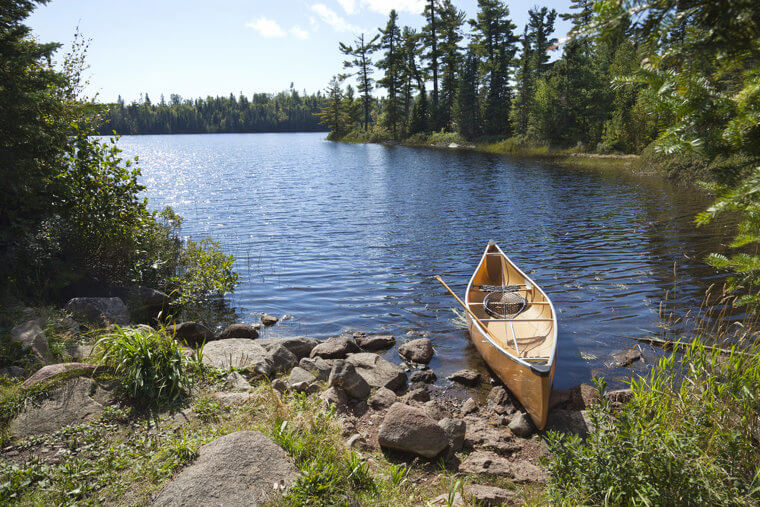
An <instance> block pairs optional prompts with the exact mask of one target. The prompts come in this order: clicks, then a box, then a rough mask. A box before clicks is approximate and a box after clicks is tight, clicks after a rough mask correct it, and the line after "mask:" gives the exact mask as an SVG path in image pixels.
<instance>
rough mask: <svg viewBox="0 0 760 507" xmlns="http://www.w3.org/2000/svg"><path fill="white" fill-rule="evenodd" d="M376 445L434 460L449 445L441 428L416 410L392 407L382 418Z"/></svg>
mask: <svg viewBox="0 0 760 507" xmlns="http://www.w3.org/2000/svg"><path fill="white" fill-rule="evenodd" d="M377 440H378V443H379V444H380V445H381V446H383V447H387V448H390V449H396V450H399V451H403V452H410V453H413V454H417V455H419V456H423V457H425V458H433V457H435V456H437V455H438V454H440V453H441V451H443V450H444V449H445V448H446V447H447V446H448V444H449V439H448V437H447V436H446V432H444V431H443V428H441V427H440V426H438V424H436V422H435V421H434V420H432V419H431V418H429V417H428V416H427V414H425V412H424V411H423V410H422V409H420V408H417V407H411V406H409V405H404V404H403V403H394V404H393V406H391V408H389V409H388V412H387V413H386V414H385V418H384V419H383V423H382V424H381V425H380V432H379V433H378V436H377Z"/></svg>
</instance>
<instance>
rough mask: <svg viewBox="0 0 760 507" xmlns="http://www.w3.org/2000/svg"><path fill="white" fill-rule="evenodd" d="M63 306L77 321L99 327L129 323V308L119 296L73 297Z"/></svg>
mask: <svg viewBox="0 0 760 507" xmlns="http://www.w3.org/2000/svg"><path fill="white" fill-rule="evenodd" d="M64 308H65V309H66V310H67V311H69V312H71V314H72V315H73V316H74V318H75V319H76V320H77V321H79V322H86V323H90V324H95V325H97V326H101V327H108V326H110V325H111V324H116V325H119V326H126V325H127V324H129V310H128V309H127V305H125V304H124V301H122V300H121V299H120V298H74V299H71V300H69V302H68V303H66V306H65V307H64Z"/></svg>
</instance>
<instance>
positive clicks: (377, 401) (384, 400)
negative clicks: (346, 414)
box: [368, 387, 398, 410]
mask: <svg viewBox="0 0 760 507" xmlns="http://www.w3.org/2000/svg"><path fill="white" fill-rule="evenodd" d="M397 401H398V396H396V393H394V392H393V391H391V390H390V389H387V388H385V387H381V388H380V389H378V390H377V391H375V394H373V395H372V397H371V398H370V399H369V402H368V403H369V406H370V407H372V408H374V409H375V410H382V409H384V408H388V407H390V406H391V405H393V404H394V403H396V402H397Z"/></svg>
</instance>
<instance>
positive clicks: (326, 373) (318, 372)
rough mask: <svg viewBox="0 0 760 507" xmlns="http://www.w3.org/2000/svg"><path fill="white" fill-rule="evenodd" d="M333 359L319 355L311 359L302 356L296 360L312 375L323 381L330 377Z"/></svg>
mask: <svg viewBox="0 0 760 507" xmlns="http://www.w3.org/2000/svg"><path fill="white" fill-rule="evenodd" d="M335 361H336V360H335V359H322V358H321V357H315V358H314V359H311V358H309V357H304V358H303V359H301V360H300V361H299V362H298V366H299V367H301V368H303V369H304V370H306V371H308V372H309V373H311V374H312V375H314V376H315V377H316V378H317V380H321V381H323V382H324V381H325V380H327V379H328V378H329V377H330V372H331V371H332V367H333V364H334V363H335Z"/></svg>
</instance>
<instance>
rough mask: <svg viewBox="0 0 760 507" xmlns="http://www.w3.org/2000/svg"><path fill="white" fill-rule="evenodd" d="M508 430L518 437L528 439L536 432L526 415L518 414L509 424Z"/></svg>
mask: <svg viewBox="0 0 760 507" xmlns="http://www.w3.org/2000/svg"><path fill="white" fill-rule="evenodd" d="M509 429H510V431H512V433H514V434H515V435H517V436H518V437H522V438H528V437H529V436H531V435H532V434H533V433H535V432H536V427H535V426H534V425H533V421H532V420H531V419H530V416H529V415H528V414H524V413H522V412H519V413H518V414H517V415H516V416H515V417H514V418H513V419H512V422H510V423H509Z"/></svg>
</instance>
